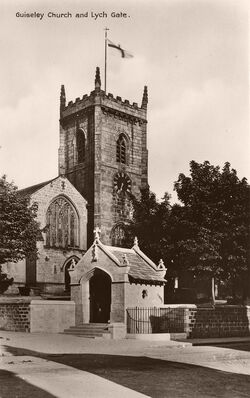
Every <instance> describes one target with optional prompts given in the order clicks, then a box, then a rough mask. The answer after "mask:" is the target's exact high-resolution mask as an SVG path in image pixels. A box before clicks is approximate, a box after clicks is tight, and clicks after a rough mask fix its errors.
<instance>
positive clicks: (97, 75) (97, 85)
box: [95, 66, 101, 91]
mask: <svg viewBox="0 0 250 398" xmlns="http://www.w3.org/2000/svg"><path fill="white" fill-rule="evenodd" d="M100 89H101V77H100V68H99V66H97V67H96V72H95V90H97V91H99V90H100Z"/></svg>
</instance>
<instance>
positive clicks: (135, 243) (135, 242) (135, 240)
mask: <svg viewBox="0 0 250 398" xmlns="http://www.w3.org/2000/svg"><path fill="white" fill-rule="evenodd" d="M134 246H138V239H137V236H135V239H134Z"/></svg>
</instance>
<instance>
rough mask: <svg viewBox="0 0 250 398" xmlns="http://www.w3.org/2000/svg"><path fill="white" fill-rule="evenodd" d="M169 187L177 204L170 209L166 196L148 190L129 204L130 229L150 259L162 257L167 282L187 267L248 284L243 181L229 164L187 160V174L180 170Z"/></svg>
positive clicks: (247, 194) (249, 193)
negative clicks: (130, 214) (131, 207)
mask: <svg viewBox="0 0 250 398" xmlns="http://www.w3.org/2000/svg"><path fill="white" fill-rule="evenodd" d="M174 188H175V190H176V191H177V195H178V199H179V201H180V203H178V204H174V205H173V206H172V207H171V206H170V203H169V195H168V194H166V195H165V197H164V198H163V200H162V201H160V202H159V201H157V200H156V197H155V195H154V194H153V193H152V192H150V191H149V190H145V191H144V192H142V197H141V200H140V201H136V202H135V205H134V207H135V212H134V223H133V224H132V227H131V229H132V233H133V234H134V235H135V234H136V235H137V236H138V238H139V243H140V247H141V248H142V250H144V251H145V252H146V253H147V254H148V255H149V256H150V257H151V258H152V259H153V260H154V261H158V260H159V258H163V260H164V263H165V265H166V267H167V268H168V272H167V279H169V280H170V279H171V278H172V280H173V278H174V277H175V276H180V275H182V274H183V272H184V271H186V270H190V271H193V272H194V274H195V275H199V276H202V275H206V276H207V275H210V277H211V278H212V277H216V278H218V279H220V280H223V281H225V282H227V283H230V284H231V286H232V288H235V286H237V284H238V285H242V284H244V283H245V285H247V282H246V281H248V284H249V282H250V278H249V274H250V270H249V267H248V261H249V215H250V214H249V204H250V190H249V185H248V184H247V180H246V179H245V178H243V179H242V180H240V179H239V178H238V176H237V173H236V171H235V170H234V169H232V168H231V166H230V164H229V163H225V165H224V167H223V168H222V170H221V169H220V167H218V166H216V167H215V166H213V165H211V164H210V163H209V162H208V161H205V162H204V163H201V164H200V163H197V162H195V161H191V162H190V176H185V175H184V174H180V175H179V178H178V180H177V182H175V184H174ZM248 294H250V292H248Z"/></svg>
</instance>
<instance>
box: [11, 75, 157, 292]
mask: <svg viewBox="0 0 250 398" xmlns="http://www.w3.org/2000/svg"><path fill="white" fill-rule="evenodd" d="M147 104H148V94H147V87H146V86H145V87H144V91H143V93H142V101H141V104H140V105H138V104H137V103H135V102H133V103H132V104H131V103H130V102H129V101H128V100H122V99H121V97H114V96H113V95H112V94H106V93H105V91H103V90H102V88H101V79H100V70H99V68H98V67H97V68H96V74H95V82H94V90H93V91H92V92H91V93H90V94H89V95H87V94H85V95H83V97H82V98H76V100H75V101H74V102H72V101H70V102H68V103H67V102H66V93H65V88H64V86H63V85H62V86H61V94H60V121H59V124H60V147H59V172H58V174H59V175H58V177H56V178H54V179H52V180H50V181H46V182H44V183H41V184H37V185H35V186H32V187H28V188H25V189H22V190H20V191H19V194H20V195H25V196H29V197H30V200H31V202H36V203H37V205H38V214H37V220H38V222H39V223H40V229H41V236H40V237H39V241H38V257H36V256H33V257H32V256H31V257H30V258H26V259H25V260H23V261H21V262H19V263H17V264H13V263H8V264H6V266H5V269H6V271H7V273H8V274H9V275H11V276H13V277H14V285H13V286H12V287H11V289H12V290H15V289H16V290H17V287H19V290H20V289H21V288H22V287H24V286H27V285H28V286H34V287H36V288H37V289H39V292H42V293H44V294H54V295H60V294H66V295H69V292H70V272H69V268H70V267H71V264H72V263H73V264H77V263H78V261H79V260H80V259H82V257H83V256H84V254H85V253H86V252H87V250H88V249H89V248H90V247H91V245H92V244H93V242H94V233H93V231H94V229H95V228H99V229H100V234H99V238H98V242H99V243H100V242H101V243H100V244H101V245H103V246H102V248H103V247H106V248H108V249H105V250H106V251H107V250H108V252H110V250H111V249H110V247H111V246H112V247H122V246H123V243H124V240H125V228H124V226H125V225H126V223H128V222H129V221H130V220H131V218H132V215H133V208H132V203H131V195H133V196H135V197H139V195H140V189H141V188H145V187H147V185H148V152H147ZM136 247H137V246H136ZM133 253H134V252H133ZM106 254H107V253H106ZM125 254H126V253H125ZM107 255H108V254H107ZM137 255H138V256H139V257H140V254H138V253H137ZM111 257H112V256H111ZM144 260H145V258H144ZM145 261H146V263H147V267H149V268H148V269H149V271H150V269H151V268H152V267H153V269H154V272H155V278H156V281H157V283H158V284H159V283H160V284H161V285H162V284H163V282H164V281H163V279H162V277H161V278H160V279H159V277H158V276H157V277H156V275H159V273H158V272H157V269H158V268H157V266H155V265H152V262H150V260H149V259H147V260H145ZM116 262H117V264H118V262H119V261H118V260H116ZM151 271H152V269H151ZM151 271H150V272H149V274H150V275H151V276H150V277H149V280H150V283H152V280H153V279H154V277H152V272H151ZM112 272H113V271H112ZM154 272H153V275H154ZM161 274H162V266H161ZM114 278H115V277H113V279H114ZM131 278H132V276H131ZM139 279H140V278H139ZM142 279H143V281H144V282H145V281H147V276H146V274H145V273H144V277H143V278H142Z"/></svg>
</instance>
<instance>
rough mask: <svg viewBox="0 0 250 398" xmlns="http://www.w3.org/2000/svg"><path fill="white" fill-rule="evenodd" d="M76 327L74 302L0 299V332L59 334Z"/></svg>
mask: <svg viewBox="0 0 250 398" xmlns="http://www.w3.org/2000/svg"><path fill="white" fill-rule="evenodd" d="M74 325H75V303H74V302H73V301H54V300H51V301H50V300H41V299H34V297H27V298H26V297H20V298H8V297H1V298H0V330H9V331H15V332H40V333H46V332H47V333H59V332H63V331H64V329H67V328H69V327H70V326H74Z"/></svg>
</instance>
